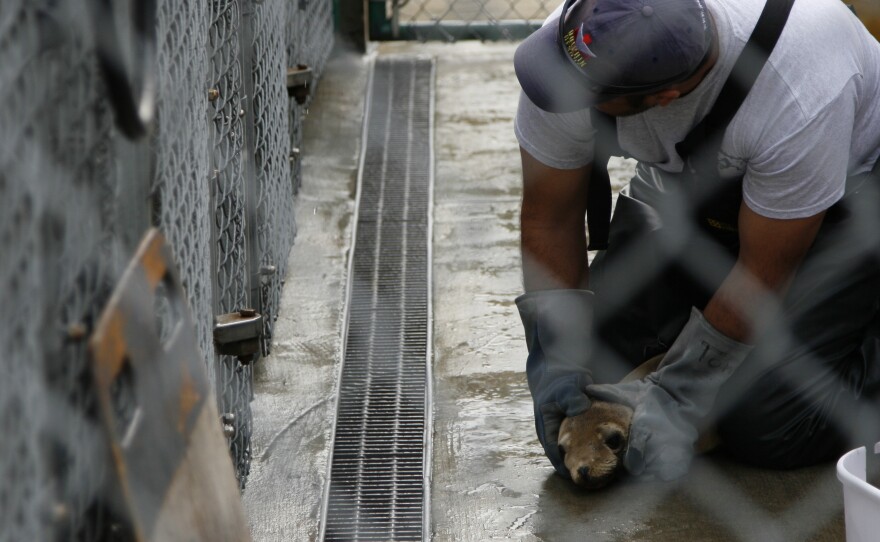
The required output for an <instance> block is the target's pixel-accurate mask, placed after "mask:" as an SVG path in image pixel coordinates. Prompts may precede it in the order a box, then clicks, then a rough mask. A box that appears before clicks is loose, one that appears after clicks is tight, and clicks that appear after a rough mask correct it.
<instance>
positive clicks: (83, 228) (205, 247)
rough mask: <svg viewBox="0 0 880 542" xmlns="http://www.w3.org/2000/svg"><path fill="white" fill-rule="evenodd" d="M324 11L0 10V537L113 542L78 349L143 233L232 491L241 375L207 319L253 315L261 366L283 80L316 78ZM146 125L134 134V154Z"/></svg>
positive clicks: (243, 2) (288, 113) (277, 283)
mask: <svg viewBox="0 0 880 542" xmlns="http://www.w3.org/2000/svg"><path fill="white" fill-rule="evenodd" d="M330 6H331V4H330V2H329V1H326V0H321V1H317V0H315V1H310V2H302V1H297V2H288V1H285V0H261V1H258V0H206V1H203V2H187V1H182V0H158V1H156V2H153V1H152V0H130V1H126V2H115V3H113V4H112V6H111V3H109V2H104V1H103V0H77V1H74V2H58V1H56V0H37V1H31V0H27V1H25V0H8V1H6V0H4V1H3V2H2V4H0V58H2V59H3V60H2V62H0V100H2V102H3V104H4V107H3V108H0V210H2V218H0V246H2V250H3V255H4V257H3V259H2V261H0V299H2V302H3V304H4V305H5V306H6V307H7V308H8V309H9V310H11V311H14V313H15V314H14V315H12V313H10V316H11V318H10V319H9V322H8V323H7V325H4V326H0V347H2V349H3V350H4V351H5V352H6V353H7V355H6V356H5V357H4V361H3V372H4V378H3V379H2V381H0V428H2V430H3V434H4V438H3V439H0V474H2V476H3V480H4V484H3V485H2V487H0V541H3V542H6V541H20V540H85V541H90V540H112V539H114V538H115V537H117V534H116V530H115V529H116V525H117V522H116V520H115V519H114V517H113V512H112V510H113V508H112V506H110V503H108V502H107V499H108V495H107V486H108V484H109V482H110V480H109V478H110V469H109V465H108V461H107V458H106V455H105V454H106V452H105V445H104V440H103V439H104V437H103V435H102V432H101V429H100V426H99V422H98V417H97V407H96V399H95V393H94V390H93V389H92V378H91V375H90V372H89V362H88V357H87V349H86V345H87V342H88V338H89V336H90V334H91V331H92V329H93V326H94V324H95V322H96V321H97V319H98V317H99V315H100V313H101V311H102V309H103V307H104V306H105V304H106V302H107V300H108V298H109V296H110V293H111V292H112V290H113V288H114V286H115V284H116V281H117V279H118V278H119V276H120V275H121V272H122V270H123V269H124V267H125V265H126V264H127V262H128V260H129V259H130V258H131V256H132V255H133V252H134V249H135V247H136V245H137V242H138V240H139V239H140V237H141V236H142V234H143V233H144V232H145V230H146V229H147V228H148V227H150V226H157V227H158V228H159V229H160V230H161V231H162V232H163V234H164V235H165V237H166V239H167V240H168V243H169V244H170V246H171V249H172V252H173V254H174V257H175V259H176V263H177V266H178V268H179V271H180V275H181V279H182V282H183V284H184V287H185V290H186V294H187V297H188V301H189V306H190V310H191V311H192V313H193V316H194V320H195V323H196V329H197V335H198V337H197V339H198V340H197V342H198V344H199V346H200V348H201V353H202V355H203V357H204V363H205V366H206V368H207V372H208V374H209V376H210V378H211V379H212V381H213V382H214V383H215V386H216V390H217V397H218V402H219V405H218V406H219V411H220V413H221V414H223V415H224V416H223V419H224V423H226V434H227V437H228V441H229V446H230V452H231V454H232V457H233V463H234V465H235V467H236V472H237V475H238V478H239V483H240V485H241V487H242V488H243V487H244V485H245V482H246V478H247V474H248V469H249V464H250V443H249V441H250V432H251V429H250V427H251V423H252V420H251V414H250V405H249V403H250V400H251V396H252V392H251V378H252V375H251V368H250V365H249V364H247V363H242V362H240V361H239V359H237V358H236V357H231V356H221V355H219V354H218V353H217V352H216V351H215V346H214V342H213V327H214V318H215V316H216V315H218V314H223V313H226V312H234V311H238V310H239V309H242V308H246V307H252V308H256V309H257V310H258V311H259V312H260V313H261V314H262V315H263V316H264V329H263V332H264V336H263V338H262V340H261V348H260V351H261V352H260V353H261V354H263V355H265V354H266V353H268V349H269V345H270V344H271V332H272V329H273V322H274V320H275V319H276V318H277V311H278V299H279V294H280V290H281V284H282V277H283V276H284V273H285V267H286V258H287V254H288V252H289V249H290V246H291V244H292V243H293V239H294V235H295V222H294V217H293V214H292V213H293V211H292V200H293V195H294V190H295V187H296V186H297V185H298V184H299V182H300V172H299V166H298V160H297V158H298V156H299V152H298V150H299V148H300V146H301V142H300V141H299V134H300V133H301V131H300V127H299V123H300V121H301V119H302V118H303V115H304V113H305V111H306V108H307V107H308V102H309V98H308V97H307V96H306V97H305V99H304V100H303V103H302V104H300V103H298V102H296V101H294V100H293V99H292V98H290V97H289V95H288V89H287V88H286V86H285V74H286V70H287V68H289V67H290V66H296V65H298V64H305V65H307V66H308V67H309V68H310V69H311V75H312V80H313V81H315V80H317V78H318V76H319V75H320V72H321V69H322V67H323V64H324V62H325V60H326V58H327V56H328V55H329V52H330V48H331V46H332V40H333V31H332V19H331V9H330ZM144 14H147V15H149V17H143V16H144ZM144 20H146V21H149V22H148V24H147V25H146V26H147V28H146V31H147V32H146V34H145V33H143V30H144V29H143V28H141V27H143V26H144V25H143V21H144ZM145 36H146V37H145ZM108 44H111V45H117V46H119V47H118V50H119V51H118V52H117V51H114V50H113V47H108ZM102 54H103V56H102ZM153 60H154V61H153ZM120 66H122V68H123V69H121V73H123V74H125V73H127V74H128V75H130V76H131V77H129V78H128V80H125V79H124V78H123V79H121V80H120V78H119V77H118V75H119V73H120ZM140 66H142V67H145V68H146V69H144V70H142V71H141V72H138V68H139V67H140ZM126 69H127V71H126ZM139 76H141V77H139ZM139 89H144V95H145V96H147V99H146V100H142V101H140V102H138V101H135V104H136V105H137V106H139V107H137V108H136V113H137V114H136V115H134V116H133V117H132V116H131V115H129V116H126V115H125V114H124V113H125V111H124V109H122V108H120V105H119V104H120V100H122V101H123V102H124V99H125V98H126V97H127V93H126V92H125V91H126V90H130V91H131V94H133V95H134V94H136V91H137V90H139ZM151 96H154V98H155V106H154V107H150V106H151V105H152V103H151V102H150V99H149V98H150V97H151ZM150 109H154V111H155V115H154V118H152V120H151V121H150V122H148V123H146V125H145V126H144V127H143V128H145V129H146V130H145V131H147V132H148V135H146V136H145V137H144V136H142V137H139V138H138V137H134V138H131V139H130V138H129V137H128V135H133V134H136V133H137V132H138V127H137V115H138V114H139V115H140V116H141V117H142V119H141V120H148V119H149V117H150V115H149V112H150ZM126 119H127V120H126ZM132 119H135V120H132ZM132 122H134V128H131V126H132V124H131V123H132ZM126 123H129V124H128V125H126ZM126 134H128V135H126ZM292 136H293V138H294V139H293V140H292V139H291V137H292ZM294 149H296V150H295V151H294ZM292 151H293V152H292ZM159 312H161V310H160V311H159ZM220 423H221V422H220V420H218V424H220Z"/></svg>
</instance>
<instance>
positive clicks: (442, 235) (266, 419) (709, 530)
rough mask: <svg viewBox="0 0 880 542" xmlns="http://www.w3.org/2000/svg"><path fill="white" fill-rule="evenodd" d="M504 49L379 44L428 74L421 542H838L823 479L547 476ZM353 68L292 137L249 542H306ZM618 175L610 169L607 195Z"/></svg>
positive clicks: (358, 101) (357, 90) (352, 170)
mask: <svg viewBox="0 0 880 542" xmlns="http://www.w3.org/2000/svg"><path fill="white" fill-rule="evenodd" d="M514 48H515V45H513V44H505V43H500V44H481V43H465V42H462V43H458V44H455V45H446V44H430V45H423V44H383V45H381V46H379V47H378V48H377V49H376V50H375V51H374V53H373V54H379V55H383V54H429V55H432V56H434V57H435V58H436V60H437V91H436V128H435V153H436V186H435V193H434V240H433V250H434V267H433V273H434V282H433V285H432V287H433V303H434V345H433V347H434V364H433V367H434V443H433V459H434V461H433V465H432V477H433V483H432V487H431V497H432V509H431V514H432V522H431V525H432V534H433V539H434V540H444V541H445V540H456V541H458V540H468V541H469V540H474V541H478V540H548V541H556V540H562V541H565V540H591V541H593V540H595V541H649V540H650V541H661V542H662V541H672V540H676V541H677V540H696V541H700V540H707V541H708V540H712V541H715V540H720V541H754V540H761V541H764V540H792V541H795V540H797V541H802V540H815V541H825V540H829V541H830V540H842V539H843V522H842V513H841V510H842V496H841V489H840V484H839V483H838V482H837V480H836V477H835V474H834V466H833V465H832V464H828V465H822V466H819V467H815V468H811V469H803V470H797V471H789V472H776V471H766V470H760V469H753V468H749V467H745V466H742V465H737V464H734V463H731V462H729V461H727V460H725V459H724V458H723V457H716V456H711V457H704V458H699V459H698V461H697V462H696V464H695V465H694V468H693V470H692V472H691V474H690V475H689V476H688V477H686V478H685V479H684V480H681V481H679V482H677V483H674V484H650V483H642V482H637V481H634V480H623V481H621V483H619V484H617V485H615V486H613V487H611V488H609V489H607V490H604V491H601V492H595V493H590V492H586V491H583V490H580V489H578V488H576V487H574V486H572V485H571V483H570V482H566V481H564V480H562V479H561V478H559V477H557V476H555V475H554V474H553V469H552V467H551V466H550V464H549V462H548V461H547V460H546V458H544V456H543V453H542V451H541V448H540V445H539V444H538V442H537V439H536V437H535V434H534V425H533V419H532V411H531V408H532V407H531V399H530V397H529V393H528V388H527V386H526V382H525V375H524V373H523V368H524V365H525V353H526V352H525V344H524V340H523V337H522V328H521V324H520V321H519V318H518V316H517V313H516V308H515V306H514V304H513V299H514V298H515V297H516V296H517V295H518V294H519V293H520V292H521V289H522V286H521V275H520V262H519V253H518V207H519V200H520V172H519V155H518V150H517V144H516V139H515V137H514V135H513V128H512V125H513V115H514V112H515V109H516V101H517V96H518V87H517V85H516V80H515V77H514V74H513V68H512V65H511V59H512V55H513V50H514ZM366 68H367V60H366V59H363V58H361V57H351V56H344V55H335V56H334V57H333V59H332V60H331V62H330V64H329V65H328V68H327V72H326V75H325V77H324V79H323V80H322V82H321V84H320V86H319V88H318V94H317V97H316V100H315V101H314V103H313V106H312V111H311V113H310V115H309V117H308V119H307V120H306V125H305V130H306V132H305V144H304V147H305V148H304V149H303V153H304V154H303V156H304V164H303V165H304V168H305V169H304V181H303V188H302V192H301V193H300V195H299V197H298V199H297V203H296V205H297V209H296V211H297V220H298V225H299V236H298V238H297V242H296V245H295V247H294V249H293V251H292V253H291V257H290V264H291V266H290V270H289V272H288V276H287V286H286V288H285V292H284V298H283V301H282V316H281V319H280V320H279V322H278V324H279V326H278V328H277V329H278V331H277V332H276V346H275V352H274V353H273V355H272V356H270V357H269V358H268V359H266V360H263V362H261V365H260V367H261V369H260V371H259V372H258V373H257V375H256V397H255V400H254V420H255V421H254V425H255V434H254V464H253V469H252V474H251V479H250V483H249V486H248V489H247V490H246V493H245V503H246V506H247V510H248V513H249V515H250V519H251V522H252V526H253V533H254V539H255V540H256V541H270V540H271V541H275V540H313V539H315V538H316V536H317V533H318V529H319V516H320V507H321V501H322V494H323V489H324V482H325V474H326V465H327V458H328V450H327V446H328V444H329V436H330V429H331V426H332V412H333V409H334V407H335V396H334V393H335V384H336V378H337V373H338V362H339V359H340V358H341V352H340V351H339V348H340V338H341V332H342V312H341V311H342V309H343V307H342V301H343V297H344V287H345V278H346V277H345V271H346V263H347V260H346V258H347V250H348V248H349V247H350V243H351V235H350V234H351V225H350V218H351V216H352V211H353V196H354V192H353V179H354V178H355V175H356V168H357V162H356V154H357V151H358V145H359V138H360V135H361V131H360V120H361V116H362V111H363V104H362V100H363V89H364V85H365V83H366ZM631 167H632V164H630V163H624V162H620V163H618V164H616V166H615V170H614V171H615V181H616V185H617V186H619V185H620V184H622V182H623V181H624V180H625V179H626V178H627V175H628V172H629V171H631Z"/></svg>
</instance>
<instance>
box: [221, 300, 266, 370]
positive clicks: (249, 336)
mask: <svg viewBox="0 0 880 542" xmlns="http://www.w3.org/2000/svg"><path fill="white" fill-rule="evenodd" d="M262 336H263V316H262V315H261V314H260V313H258V312H257V311H256V310H254V309H241V310H240V311H238V312H231V313H228V314H221V315H219V316H217V319H216V323H215V324H214V344H215V346H216V350H217V353H218V354H221V355H223V356H235V357H237V358H238V360H239V361H240V362H241V363H242V364H244V365H247V364H248V363H250V362H251V361H253V359H254V357H255V356H256V355H257V353H258V352H259V351H260V338H261V337H262Z"/></svg>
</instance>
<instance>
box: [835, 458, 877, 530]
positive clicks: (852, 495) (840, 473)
mask: <svg viewBox="0 0 880 542" xmlns="http://www.w3.org/2000/svg"><path fill="white" fill-rule="evenodd" d="M878 445H880V443H878ZM875 449H876V448H875ZM837 478H838V479H839V480H840V481H841V483H843V509H844V515H845V517H846V542H877V540H880V489H877V488H876V487H874V486H872V485H871V484H869V483H868V482H866V481H865V447H864V446H862V447H861V448H856V449H855V450H852V451H851V452H848V453H847V454H846V455H844V456H843V457H841V458H840V460H839V461H838V462H837Z"/></svg>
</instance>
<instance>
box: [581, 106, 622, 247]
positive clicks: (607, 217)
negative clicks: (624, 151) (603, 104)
mask: <svg viewBox="0 0 880 542" xmlns="http://www.w3.org/2000/svg"><path fill="white" fill-rule="evenodd" d="M590 123H591V124H592V125H593V128H595V129H596V136H595V143H594V144H593V166H592V168H591V170H590V184H589V186H588V187H587V229H588V230H589V232H590V239H589V240H590V244H589V245H588V246H587V250H605V249H606V248H608V230H609V227H610V226H611V177H610V176H609V175H608V159H609V158H611V157H612V156H615V155H618V154H620V153H621V151H620V149H619V148H617V147H618V145H617V120H616V119H615V118H614V117H611V116H609V115H606V114H604V113H602V112H600V111H598V110H597V109H596V108H594V107H591V108H590Z"/></svg>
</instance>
